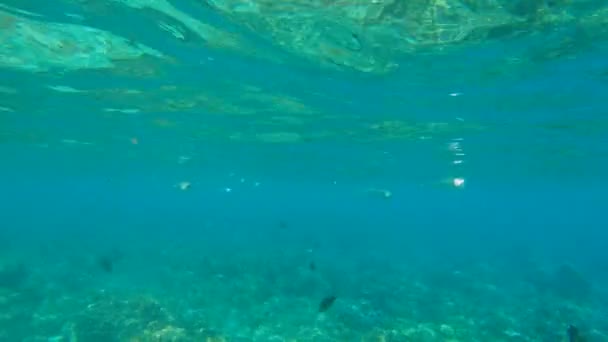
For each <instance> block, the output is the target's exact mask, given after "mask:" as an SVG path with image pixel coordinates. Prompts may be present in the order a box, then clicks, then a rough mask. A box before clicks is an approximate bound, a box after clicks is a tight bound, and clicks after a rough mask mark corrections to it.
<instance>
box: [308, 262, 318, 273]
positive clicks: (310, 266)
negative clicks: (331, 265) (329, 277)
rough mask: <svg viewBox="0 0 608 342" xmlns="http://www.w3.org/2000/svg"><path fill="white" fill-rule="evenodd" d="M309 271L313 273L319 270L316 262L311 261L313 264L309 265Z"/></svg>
mask: <svg viewBox="0 0 608 342" xmlns="http://www.w3.org/2000/svg"><path fill="white" fill-rule="evenodd" d="M308 269H309V270H311V271H314V270H316V269H317V265H316V264H315V262H314V261H311V262H310V263H309V264H308Z"/></svg>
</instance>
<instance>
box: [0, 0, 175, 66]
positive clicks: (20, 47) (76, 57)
mask: <svg viewBox="0 0 608 342" xmlns="http://www.w3.org/2000/svg"><path fill="white" fill-rule="evenodd" d="M0 42H1V43H0V47H1V48H0V68H2V67H4V68H13V69H20V70H27V71H35V72H41V71H48V70H56V69H59V70H78V69H100V68H111V67H113V66H114V65H115V62H116V61H119V60H130V59H137V58H141V57H144V56H154V57H159V58H161V57H162V56H163V55H162V54H161V53H160V52H158V51H156V50H154V49H152V48H149V47H146V46H144V45H141V44H138V43H133V42H130V41H129V40H127V39H125V38H122V37H119V36H116V35H114V34H112V33H109V32H106V31H103V30H99V29H95V28H91V27H87V26H81V25H74V24H61V23H51V22H44V21H38V20H34V19H30V18H25V17H20V16H17V15H14V14H11V13H9V12H5V11H2V10H0Z"/></svg>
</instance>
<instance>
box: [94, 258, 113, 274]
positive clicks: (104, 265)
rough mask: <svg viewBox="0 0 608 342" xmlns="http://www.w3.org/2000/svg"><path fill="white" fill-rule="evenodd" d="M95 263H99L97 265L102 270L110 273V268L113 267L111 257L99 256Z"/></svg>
mask: <svg viewBox="0 0 608 342" xmlns="http://www.w3.org/2000/svg"><path fill="white" fill-rule="evenodd" d="M97 263H98V264H99V267H101V269H102V270H104V272H106V273H112V270H113V269H114V263H113V262H112V259H111V258H108V257H101V258H99V260H97Z"/></svg>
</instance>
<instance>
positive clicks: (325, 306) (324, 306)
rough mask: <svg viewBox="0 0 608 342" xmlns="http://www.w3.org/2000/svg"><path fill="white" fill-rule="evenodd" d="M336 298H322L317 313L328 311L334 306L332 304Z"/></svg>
mask: <svg viewBox="0 0 608 342" xmlns="http://www.w3.org/2000/svg"><path fill="white" fill-rule="evenodd" d="M337 298H338V297H336V296H327V297H325V298H323V300H321V303H319V312H325V311H327V310H329V308H331V307H332V305H334V302H335V301H336V299H337Z"/></svg>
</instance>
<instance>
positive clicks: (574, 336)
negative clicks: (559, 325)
mask: <svg viewBox="0 0 608 342" xmlns="http://www.w3.org/2000/svg"><path fill="white" fill-rule="evenodd" d="M566 332H567V334H568V342H585V339H584V338H583V337H582V336H581V334H580V333H579V332H578V328H577V327H575V326H574V325H569V326H568V330H566Z"/></svg>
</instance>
